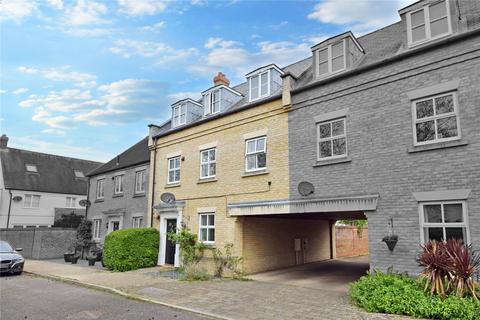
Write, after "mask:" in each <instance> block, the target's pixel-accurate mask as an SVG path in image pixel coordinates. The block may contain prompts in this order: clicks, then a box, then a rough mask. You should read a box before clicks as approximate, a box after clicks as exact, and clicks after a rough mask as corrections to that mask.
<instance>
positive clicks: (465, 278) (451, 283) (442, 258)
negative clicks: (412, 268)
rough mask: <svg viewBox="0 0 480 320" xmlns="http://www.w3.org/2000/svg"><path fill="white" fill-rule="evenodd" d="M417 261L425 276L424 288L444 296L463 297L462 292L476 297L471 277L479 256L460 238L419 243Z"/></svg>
mask: <svg viewBox="0 0 480 320" xmlns="http://www.w3.org/2000/svg"><path fill="white" fill-rule="evenodd" d="M422 248H423V251H422V252H421V253H420V254H419V257H418V261H419V263H420V265H421V266H422V267H424V271H423V272H422V274H421V277H422V278H425V279H426V282H425V288H424V289H425V291H428V290H429V291H430V293H431V294H434V293H436V294H438V295H439V296H441V297H445V295H446V294H447V293H451V292H452V293H454V294H456V295H457V296H459V297H463V296H464V295H465V293H468V294H469V295H471V296H472V297H473V298H474V299H475V300H478V297H477V289H478V283H477V282H475V280H474V279H473V276H474V274H475V273H476V272H477V270H478V267H479V266H480V255H479V254H478V253H477V252H475V251H473V250H472V248H471V246H467V245H465V244H464V243H463V241H461V240H456V239H451V240H447V241H446V242H436V241H429V242H427V243H426V244H425V245H424V246H422Z"/></svg>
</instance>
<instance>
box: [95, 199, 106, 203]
mask: <svg viewBox="0 0 480 320" xmlns="http://www.w3.org/2000/svg"><path fill="white" fill-rule="evenodd" d="M104 201H105V199H95V201H94V202H95V203H97V202H104Z"/></svg>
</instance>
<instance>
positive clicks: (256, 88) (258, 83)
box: [248, 71, 270, 101]
mask: <svg viewBox="0 0 480 320" xmlns="http://www.w3.org/2000/svg"><path fill="white" fill-rule="evenodd" d="M248 83H249V92H250V101H254V100H257V99H260V98H263V97H267V96H269V95H270V71H266V72H263V73H260V74H257V75H255V76H252V77H250V78H249V81H248Z"/></svg>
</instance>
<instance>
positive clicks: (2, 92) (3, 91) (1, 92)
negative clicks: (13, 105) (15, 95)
mask: <svg viewBox="0 0 480 320" xmlns="http://www.w3.org/2000/svg"><path fill="white" fill-rule="evenodd" d="M7 92H8V91H7V90H3V89H0V94H4V93H7Z"/></svg>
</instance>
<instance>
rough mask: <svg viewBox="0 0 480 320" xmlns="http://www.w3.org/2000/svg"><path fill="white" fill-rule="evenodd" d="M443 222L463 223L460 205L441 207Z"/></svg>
mask: <svg viewBox="0 0 480 320" xmlns="http://www.w3.org/2000/svg"><path fill="white" fill-rule="evenodd" d="M443 214H444V217H445V222H463V210H462V204H461V203H455V204H445V205H443Z"/></svg>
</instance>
